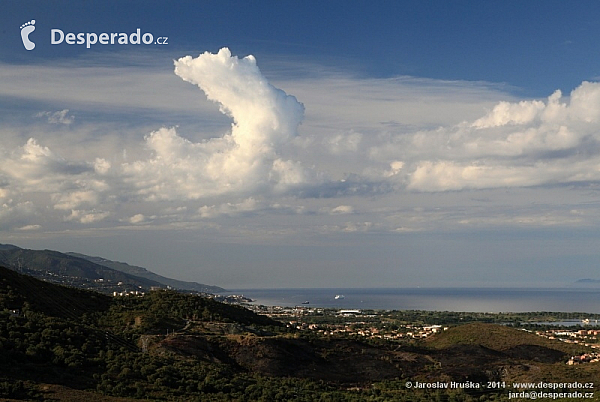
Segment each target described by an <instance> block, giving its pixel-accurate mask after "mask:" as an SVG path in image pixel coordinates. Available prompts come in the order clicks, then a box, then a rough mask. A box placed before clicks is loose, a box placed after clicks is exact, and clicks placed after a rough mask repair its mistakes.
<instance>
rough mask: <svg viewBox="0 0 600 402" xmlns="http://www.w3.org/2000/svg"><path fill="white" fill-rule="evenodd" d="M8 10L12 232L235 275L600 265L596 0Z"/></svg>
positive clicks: (5, 133) (325, 283)
mask: <svg viewBox="0 0 600 402" xmlns="http://www.w3.org/2000/svg"><path fill="white" fill-rule="evenodd" d="M3 7H4V8H3V13H2V15H0V24H1V26H2V29H1V30H0V35H1V36H0V39H1V40H0V122H2V123H0V207H1V208H0V242H3V243H14V244H16V245H19V246H21V247H29V248H51V249H57V250H61V251H77V252H82V253H86V254H91V255H101V256H103V257H106V258H110V259H115V260H120V261H126V262H129V263H132V264H137V265H142V266H145V267H147V268H149V269H151V270H153V271H155V272H157V273H161V274H164V275H167V276H171V277H176V278H180V279H186V280H195V281H199V282H204V283H209V284H215V285H220V286H223V287H229V288H244V287H336V286H338V287H378V286H386V287H404V286H564V285H568V284H570V283H571V282H573V281H575V280H576V279H579V278H588V277H590V278H598V279H600V274H598V273H597V269H596V268H595V264H596V262H597V261H598V257H599V255H598V251H597V250H599V249H600V247H598V246H599V244H598V243H599V240H600V238H599V233H598V230H597V227H598V223H600V211H599V209H598V205H599V193H598V183H599V181H600V146H599V145H600V136H599V135H598V132H599V130H598V129H600V84H597V83H596V80H597V78H598V77H599V76H600V71H599V66H600V60H599V55H600V48H599V47H598V45H597V38H598V37H600V28H599V24H598V23H597V21H598V18H599V17H600V5H598V3H596V2H580V3H578V4H577V5H576V6H575V5H573V4H566V3H563V2H548V1H544V2H541V1H539V2H475V1H463V2H441V1H439V2H437V1H432V2H420V1H404V2H376V3H375V4H372V3H367V2H353V3H348V2H341V1H340V2H338V1H331V2H300V3H299V2H287V1H284V2H223V1H218V2H216V1H215V2H177V3H176V4H173V3H167V2H158V1H150V2H148V1H145V2H135V1H131V2H110V1H109V2H107V1H101V2H100V1H92V2H75V1H54V2H44V1H29V2H27V1H25V2H20V3H14V2H11V3H9V4H8V5H4V6H3ZM32 20H35V23H32V22H31V21H32ZM33 26H35V30H32V29H31V27H33ZM25 29H27V30H28V31H31V32H30V33H29V36H28V38H29V39H30V40H31V41H32V42H34V43H35V48H34V49H33V50H30V51H29V50H26V48H25V46H24V42H23V32H28V31H22V30H25ZM53 29H54V30H61V31H62V32H63V33H64V34H65V35H66V34H68V33H73V34H75V35H77V34H80V33H81V34H83V37H86V35H88V34H91V35H100V34H101V33H103V32H104V33H108V35H109V36H110V34H111V33H115V34H117V37H118V35H119V34H121V33H123V34H125V35H126V36H127V38H128V39H129V38H131V37H130V35H131V34H132V33H135V32H136V31H137V29H140V34H141V35H144V34H151V35H152V38H153V39H156V38H158V37H161V38H162V37H168V43H167V44H164V45H158V44H154V43H153V44H148V45H143V44H140V45H118V44H115V45H101V44H93V45H91V46H90V48H89V49H88V48H86V46H85V45H84V44H80V45H78V44H73V45H68V44H66V43H65V42H63V43H61V44H51V30H53ZM250 55H251V56H250ZM186 56H189V57H186Z"/></svg>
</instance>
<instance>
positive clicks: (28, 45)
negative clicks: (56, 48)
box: [21, 20, 35, 50]
mask: <svg viewBox="0 0 600 402" xmlns="http://www.w3.org/2000/svg"><path fill="white" fill-rule="evenodd" d="M33 31H35V20H31V21H29V22H26V23H24V24H23V25H21V39H22V40H23V46H25V49H26V50H33V49H34V48H35V43H33V42H32V41H30V40H29V34H30V33H32V32H33Z"/></svg>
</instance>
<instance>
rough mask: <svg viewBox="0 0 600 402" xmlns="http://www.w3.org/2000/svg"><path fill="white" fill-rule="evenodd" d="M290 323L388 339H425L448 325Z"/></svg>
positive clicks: (320, 330)
mask: <svg viewBox="0 0 600 402" xmlns="http://www.w3.org/2000/svg"><path fill="white" fill-rule="evenodd" d="M289 325H290V326H292V327H295V328H297V329H307V330H311V331H315V332H317V333H319V334H322V335H345V336H352V335H358V336H362V337H365V338H380V339H387V340H394V339H396V340H397V339H424V338H427V337H428V336H430V335H433V334H436V333H438V332H440V331H445V330H447V329H448V327H442V326H441V325H428V326H423V327H420V326H416V325H405V326H401V327H399V328H398V329H390V328H385V327H383V328H377V327H374V326H369V324H368V323H366V322H360V321H359V322H352V323H346V324H327V325H320V324H306V323H299V322H297V321H290V322H289Z"/></svg>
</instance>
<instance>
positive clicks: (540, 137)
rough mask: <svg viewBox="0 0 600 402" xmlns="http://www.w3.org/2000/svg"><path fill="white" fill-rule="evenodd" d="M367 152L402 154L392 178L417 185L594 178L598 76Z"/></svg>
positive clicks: (598, 150)
mask: <svg viewBox="0 0 600 402" xmlns="http://www.w3.org/2000/svg"><path fill="white" fill-rule="evenodd" d="M371 156H372V158H375V159H378V158H381V159H386V158H387V159H388V160H389V163H390V166H391V164H393V163H398V161H402V163H403V166H404V169H402V171H401V172H397V173H398V174H397V175H396V179H398V180H401V181H402V182H403V183H405V185H406V187H407V188H408V189H411V190H419V191H446V190H462V189H483V188H497V187H525V186H537V185H544V184H560V183H572V182H581V181H595V180H600V84H598V83H591V82H583V83H582V84H581V85H580V86H579V87H577V88H576V89H574V90H573V91H572V92H571V94H570V97H567V98H565V97H563V95H562V93H561V91H556V92H555V93H553V94H552V95H551V96H550V97H548V99H547V100H545V101H542V100H530V101H520V102H504V101H503V102H499V103H498V104H497V105H496V106H495V107H494V108H493V109H492V110H490V111H489V112H488V113H487V114H486V115H484V116H482V117H481V118H479V119H476V120H475V121H472V122H468V121H465V122H463V123H461V124H458V125H456V126H454V127H440V128H438V129H436V130H433V131H422V132H417V133H414V134H410V135H403V136H399V137H398V138H395V139H394V140H393V143H392V144H388V145H385V146H375V147H373V148H372V149H371ZM388 175H389V173H388Z"/></svg>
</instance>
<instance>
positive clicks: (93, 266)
mask: <svg viewBox="0 0 600 402" xmlns="http://www.w3.org/2000/svg"><path fill="white" fill-rule="evenodd" d="M0 264H2V265H4V266H6V267H8V268H10V269H13V270H15V271H18V272H26V273H29V274H31V275H34V276H37V277H43V278H44V279H46V280H50V281H53V282H59V283H64V284H69V285H72V286H78V287H84V288H88V289H91V288H94V289H96V290H99V291H103V290H104V293H113V292H115V291H117V292H119V293H120V292H122V291H134V290H148V289H151V288H153V287H172V288H175V289H179V290H184V291H195V292H203V293H215V292H222V291H224V289H223V288H221V287H218V286H211V285H204V284H200V283H196V282H185V281H179V280H176V279H171V278H167V277H163V276H161V275H158V274H155V273H153V272H151V271H149V270H147V269H146V268H142V267H136V266H131V265H129V264H125V263H120V262H115V261H111V260H108V259H105V258H102V257H91V256H87V255H85V254H79V253H62V252H59V251H54V250H47V249H46V250H31V249H25V248H20V247H18V246H14V245H11V244H0ZM127 268H129V269H127Z"/></svg>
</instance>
